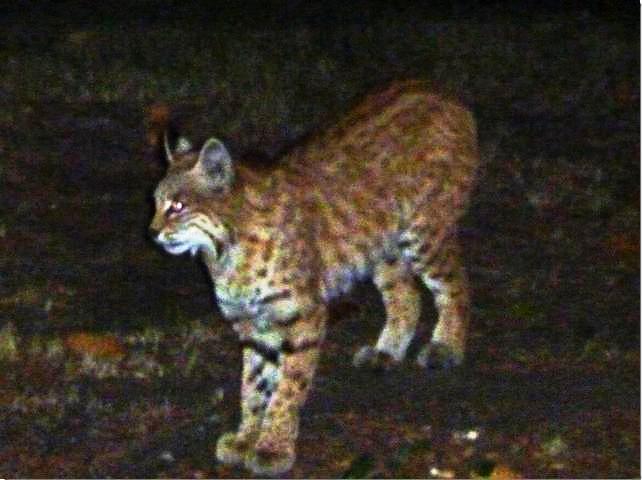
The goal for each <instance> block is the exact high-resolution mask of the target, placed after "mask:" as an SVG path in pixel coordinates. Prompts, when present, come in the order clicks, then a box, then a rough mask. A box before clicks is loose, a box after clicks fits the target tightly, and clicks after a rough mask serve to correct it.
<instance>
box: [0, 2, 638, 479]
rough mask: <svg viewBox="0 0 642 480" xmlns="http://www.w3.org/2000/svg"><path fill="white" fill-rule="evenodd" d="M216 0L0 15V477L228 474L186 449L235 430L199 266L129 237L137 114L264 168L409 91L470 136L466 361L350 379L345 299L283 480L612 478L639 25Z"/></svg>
mask: <svg viewBox="0 0 642 480" xmlns="http://www.w3.org/2000/svg"><path fill="white" fill-rule="evenodd" d="M239 5H241V4H240V3H238V2H178V1H176V2H160V1H128V2H97V3H92V4H88V3H86V2H35V1H34V2H11V3H10V4H4V5H3V6H2V7H0V65H2V69H1V70H0V71H1V72H2V74H1V75H0V182H1V183H0V185H1V187H0V202H1V205H2V207H1V208H0V245H1V248H0V363H1V364H2V366H3V370H2V371H3V373H2V374H0V439H5V440H1V441H0V476H9V477H11V476H20V477H28V476H31V477H39V476H49V477H52V476H56V477H71V476H74V477H78V476H91V477H93V476H97V477H105V476H120V477H123V476H124V477H131V476H136V477H156V476H173V477H178V476H180V477H194V476H210V477H211V476H243V475H244V474H245V472H243V471H242V470H234V469H230V468H226V467H223V466H221V465H218V464H217V463H216V461H215V459H214V455H213V445H214V444H215V440H216V438H217V436H218V435H219V434H220V433H221V432H223V431H226V430H229V429H231V428H232V427H233V426H234V423H235V422H236V420H237V416H238V408H237V402H238V394H237V390H238V380H237V377H238V375H239V368H240V364H239V352H238V347H237V345H236V343H235V341H234V335H233V334H232V333H231V332H230V329H229V328H228V326H227V325H225V324H224V323H223V322H222V320H221V319H220V317H219V314H218V310H217V308H216V305H215V304H214V302H213V301H212V294H211V291H210V286H209V284H208V281H207V278H206V276H205V275H204V274H203V272H202V270H201V268H200V267H199V265H198V264H197V263H196V262H194V261H190V260H188V259H187V258H174V257H169V256H166V255H163V254H162V253H161V252H160V251H158V250H157V249H156V248H155V247H154V246H153V245H152V244H151V242H150V241H149V240H148V239H147V238H146V237H145V229H146V226H147V223H148V222H149V219H150V216H151V201H150V195H151V192H152V190H153V188H154V185H155V184H156V182H157V181H158V180H159V178H161V177H162V174H163V169H164V165H163V162H162V160H161V159H160V158H158V155H157V152H156V150H155V148H154V146H153V145H152V143H153V141H152V140H153V138H152V137H150V132H149V126H150V121H149V120H150V116H151V115H153V112H157V111H158V109H159V108H161V109H162V108H165V107H167V108H169V109H170V110H171V111H172V112H173V113H172V114H173V116H174V117H176V119H177V120H178V121H179V123H180V125H181V126H182V128H183V130H184V132H185V133H186V134H188V135H189V136H191V137H192V138H194V139H195V140H197V141H198V140H203V139H205V138H207V137H209V136H212V135H216V136H219V137H220V138H223V139H224V140H225V141H226V143H227V144H228V146H229V147H230V149H231V151H232V152H233V153H234V155H235V156H236V157H237V158H239V159H242V158H245V157H253V158H254V159H255V161H256V160H257V159H258V161H259V162H261V161H270V159H272V158H274V157H277V156H278V152H279V151H281V150H282V149H284V148H287V146H288V145H291V144H292V143H295V142H297V140H298V139H299V138H300V137H302V136H305V134H306V133H308V132H311V131H314V130H315V129H316V128H319V125H324V124H328V123H332V121H333V119H334V118H337V117H338V116H340V115H341V113H342V112H344V111H345V110H346V108H347V106H348V105H350V104H351V103H352V102H354V100H355V99H358V98H359V97H360V96H361V95H363V94H364V93H365V92H367V91H368V90H369V89H370V88H371V87H372V86H373V85H379V84H382V83H385V82H386V81H389V80H391V79H398V78H408V77H417V78H425V79H429V80H431V81H432V82H434V83H435V84H437V85H439V86H440V87H443V88H445V89H447V90H449V91H453V92H455V93H456V94H458V95H459V96H460V97H461V98H462V99H463V100H464V101H465V102H466V103H467V104H468V105H469V106H470V107H471V109H472V110H473V112H474V114H475V117H476V118H477V121H478V124H479V136H480V145H481V150H482V157H483V166H482V171H481V175H480V178H479V181H478V186H477V190H476V192H475V195H474V198H473V202H472V205H471V209H470V212H469V214H468V215H467V216H466V217H465V219H464V221H463V222H462V228H461V237H462V242H463V244H464V247H465V254H466V265H467V266H468V270H469V272H470V276H471V283H472V285H473V289H474V308H473V318H474V320H473V325H472V330H471V338H470V346H469V355H468V359H467V362H466V364H465V366H464V367H462V368H461V369H460V370H458V371H455V372H452V373H450V374H440V373H437V374H433V375H428V374H427V373H426V372H425V371H422V370H420V369H418V368H416V367H414V366H413V364H412V361H409V362H407V365H404V367H403V368H400V369H398V370H396V371H394V372H390V373H388V374H386V375H383V376H382V375H375V374H373V373H369V372H361V371H355V370H353V369H352V368H351V367H350V358H351V355H352V353H353V352H354V351H356V350H357V349H358V347H359V346H360V345H361V344H363V343H366V342H369V341H372V339H374V338H375V336H376V334H377V331H378V328H379V326H380V324H381V322H382V321H383V311H382V306H381V303H380V300H379V298H378V297H377V295H376V292H375V291H374V290H373V289H372V287H371V286H370V285H368V284H365V285H362V286H360V287H359V288H358V289H357V291H356V292H355V293H354V294H353V295H351V296H349V297H348V298H347V299H346V300H345V302H343V303H341V304H340V305H337V306H335V307H334V309H333V317H332V324H331V332H330V335H329V338H328V340H327V342H326V346H325V350H326V354H325V357H324V360H323V362H322V365H321V368H320V371H319V375H318V378H317V380H316V381H315V390H314V392H313V394H312V396H311V398H310V401H309V402H308V404H307V406H306V408H305V411H304V420H303V423H302V431H301V438H300V442H299V448H300V453H299V460H298V462H297V464H296V466H295V469H294V470H293V472H292V475H294V476H302V477H310V476H312V477H315V476H325V477H336V476H353V477H359V476H362V477H363V476H372V477H377V476H383V477H404V476H409V477H429V476H440V475H446V476H447V475H456V476H458V477H462V476H470V475H479V476H490V475H494V476H495V478H502V475H503V478H508V477H512V476H515V475H523V476H528V477H544V476H547V477H548V476H550V477H637V476H639V474H640V473H639V458H640V456H639V426H640V424H639V348H640V346H639V330H640V314H639V291H640V290H639V289H640V287H639V258H640V257H639V198H640V196H639V195H640V193H639V180H640V164H639V153H640V146H639V140H640V138H639V131H640V123H639V122H640V117H639V113H640V109H639V106H640V100H639V84H640V82H639V72H640V64H639V61H640V52H639V45H640V37H639V6H638V5H637V4H635V3H633V2H600V3H597V2H594V3H589V2H547V1H545V2H490V3H489V2H481V1H479V2H468V3H464V2H389V3H385V4H384V3H381V4H380V3H378V2H303V1H298V2H294V1H291V2H287V1H282V2H277V1H273V2H243V4H242V5H243V7H242V8H240V7H239ZM424 300H425V302H424V303H425V305H426V307H425V309H424V317H425V321H424V322H423V324H422V326H421V328H420V331H419V332H418V333H419V340H418V342H417V344H416V345H413V347H412V350H411V353H412V352H414V351H416V350H417V349H418V347H419V346H420V343H421V342H422V341H426V340H427V339H428V336H429V333H430V329H431V327H432V325H433V322H434V319H435V312H434V309H433V308H432V306H431V299H430V296H429V295H428V294H426V295H425V298H424ZM470 431H474V432H477V434H478V437H477V439H475V440H472V439H470V437H468V438H467V437H466V434H467V433H468V432H470ZM435 469H436V470H435ZM431 472H432V473H431Z"/></svg>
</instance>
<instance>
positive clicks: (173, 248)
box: [163, 243, 194, 255]
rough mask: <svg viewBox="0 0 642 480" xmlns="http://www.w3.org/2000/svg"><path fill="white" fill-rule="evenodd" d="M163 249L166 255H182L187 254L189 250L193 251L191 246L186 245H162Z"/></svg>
mask: <svg viewBox="0 0 642 480" xmlns="http://www.w3.org/2000/svg"><path fill="white" fill-rule="evenodd" d="M163 247H164V248H165V251H166V252H167V253H171V254H172V255H182V254H183V253H185V252H187V251H188V250H190V249H193V248H194V247H192V246H191V245H187V244H183V243H181V244H178V245H163Z"/></svg>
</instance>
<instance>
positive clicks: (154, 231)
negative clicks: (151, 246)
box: [147, 226, 161, 242]
mask: <svg viewBox="0 0 642 480" xmlns="http://www.w3.org/2000/svg"><path fill="white" fill-rule="evenodd" d="M147 233H148V234H149V236H150V238H151V239H152V240H154V241H155V242H157V241H158V236H159V235H160V233H161V231H160V230H159V229H157V228H155V227H152V226H150V227H149V229H148V230H147Z"/></svg>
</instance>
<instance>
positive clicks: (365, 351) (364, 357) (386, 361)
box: [352, 345, 398, 372]
mask: <svg viewBox="0 0 642 480" xmlns="http://www.w3.org/2000/svg"><path fill="white" fill-rule="evenodd" d="M397 363H398V362H397V361H396V360H395V359H394V358H393V356H392V355H390V354H389V353H386V352H382V351H381V350H377V349H376V348H374V347H371V346H369V345H366V346H365V347H361V348H360V349H359V351H358V352H357V353H355V354H354V357H353V358H352V365H354V366H355V367H357V368H367V369H370V370H374V371H377V372H379V371H385V370H390V368H392V367H393V366H394V365H396V364H397Z"/></svg>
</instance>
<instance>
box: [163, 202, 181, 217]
mask: <svg viewBox="0 0 642 480" xmlns="http://www.w3.org/2000/svg"><path fill="white" fill-rule="evenodd" d="M184 209H185V203H183V202H181V201H180V200H174V201H173V202H172V203H170V204H169V207H168V208H167V215H175V214H177V213H181V212H182V211H183V210H184Z"/></svg>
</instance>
